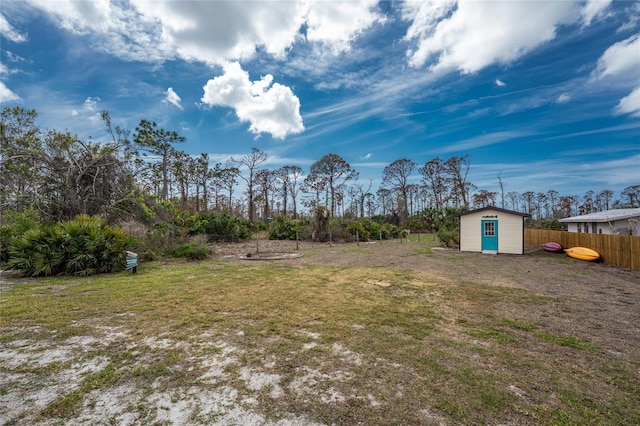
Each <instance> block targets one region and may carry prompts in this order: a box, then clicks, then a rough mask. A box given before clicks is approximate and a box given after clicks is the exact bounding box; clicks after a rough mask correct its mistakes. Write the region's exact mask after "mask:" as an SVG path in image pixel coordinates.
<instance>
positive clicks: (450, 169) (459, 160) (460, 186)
mask: <svg viewBox="0 0 640 426" xmlns="http://www.w3.org/2000/svg"><path fill="white" fill-rule="evenodd" d="M470 166H471V157H470V156H469V155H463V156H462V157H451V158H449V159H448V160H447V161H445V163H444V170H445V172H446V173H447V175H448V180H449V182H450V184H451V192H452V194H453V195H454V196H455V197H456V198H457V199H459V200H461V201H462V205H463V206H464V208H465V209H468V208H469V195H468V189H469V185H468V184H467V176H468V175H469V168H470Z"/></svg>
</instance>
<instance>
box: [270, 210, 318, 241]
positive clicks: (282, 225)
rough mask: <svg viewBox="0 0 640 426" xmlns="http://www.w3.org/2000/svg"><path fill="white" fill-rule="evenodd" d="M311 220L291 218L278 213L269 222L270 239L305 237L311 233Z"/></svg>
mask: <svg viewBox="0 0 640 426" xmlns="http://www.w3.org/2000/svg"><path fill="white" fill-rule="evenodd" d="M310 224H311V221H309V220H307V219H291V218H289V217H286V216H283V215H278V216H276V217H275V218H274V219H273V220H272V221H271V223H270V224H269V229H268V230H269V239H270V240H295V239H296V235H297V236H298V238H301V239H303V238H305V237H304V236H306V235H309V234H310V232H309V226H310Z"/></svg>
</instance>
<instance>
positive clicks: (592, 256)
mask: <svg viewBox="0 0 640 426" xmlns="http://www.w3.org/2000/svg"><path fill="white" fill-rule="evenodd" d="M564 252H565V253H567V255H569V256H571V257H573V258H574V259H579V260H586V261H588V262H592V261H594V260H598V259H599V258H600V254H599V253H598V252H597V251H595V250H591V249H590V248H587V247H571V248H569V249H565V250H564Z"/></svg>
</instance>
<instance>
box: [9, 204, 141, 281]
mask: <svg viewBox="0 0 640 426" xmlns="http://www.w3.org/2000/svg"><path fill="white" fill-rule="evenodd" d="M133 244H134V241H133V239H132V238H131V237H129V236H128V235H127V234H126V233H125V232H124V230H122V228H116V227H110V226H108V225H107V224H106V222H105V221H103V220H101V219H99V218H97V217H95V216H86V215H80V216H78V217H76V219H74V220H71V221H68V222H62V223H57V224H55V225H43V226H40V227H38V228H34V229H30V230H28V231H26V232H24V233H23V234H22V235H21V236H19V237H17V238H14V239H13V240H12V242H11V246H10V247H9V259H8V262H7V264H6V266H5V267H6V269H15V270H19V271H20V273H21V274H22V275H23V276H50V275H57V274H62V273H64V274H71V275H84V276H86V275H93V274H97V273H103V272H114V271H119V270H123V269H124V266H125V250H126V249H127V248H129V247H131V246H132V245H133Z"/></svg>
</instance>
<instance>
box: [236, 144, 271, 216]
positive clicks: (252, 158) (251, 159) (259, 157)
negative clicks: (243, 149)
mask: <svg viewBox="0 0 640 426" xmlns="http://www.w3.org/2000/svg"><path fill="white" fill-rule="evenodd" d="M267 158H268V155H267V153H266V152H264V151H260V150H259V149H258V148H255V147H254V148H251V153H250V154H247V155H244V156H243V157H242V158H240V159H239V160H234V159H233V158H231V162H232V164H233V165H234V166H236V167H238V168H240V167H246V168H247V171H248V172H249V175H248V176H243V175H242V174H238V176H239V177H240V178H241V179H242V180H244V181H245V182H246V183H247V197H248V199H249V202H248V205H249V223H253V222H254V219H255V206H254V200H253V197H254V193H253V183H254V175H255V173H256V172H257V171H258V168H259V167H260V166H261V165H262V164H264V163H265V162H266V161H267Z"/></svg>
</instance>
